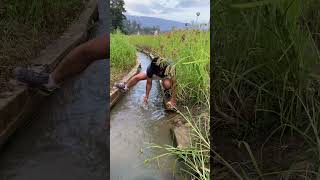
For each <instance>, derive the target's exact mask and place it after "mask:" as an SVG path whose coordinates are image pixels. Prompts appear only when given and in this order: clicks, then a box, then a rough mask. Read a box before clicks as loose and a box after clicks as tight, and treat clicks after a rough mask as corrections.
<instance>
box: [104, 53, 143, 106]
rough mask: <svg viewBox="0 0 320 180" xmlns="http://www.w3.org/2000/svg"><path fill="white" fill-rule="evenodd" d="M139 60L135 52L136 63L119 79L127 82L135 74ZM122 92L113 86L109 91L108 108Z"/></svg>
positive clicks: (117, 99)
mask: <svg viewBox="0 0 320 180" xmlns="http://www.w3.org/2000/svg"><path fill="white" fill-rule="evenodd" d="M139 64H140V61H139V59H138V54H136V65H135V66H134V67H133V68H132V69H131V71H130V72H129V73H128V74H127V75H126V76H125V77H124V78H123V79H122V80H121V82H124V83H127V82H128V81H129V80H130V79H131V78H132V77H133V76H135V75H136V74H137V73H138V72H137V69H138V67H139ZM122 94H123V93H122V92H121V91H120V90H119V89H117V88H114V89H112V90H111V92H110V109H111V108H112V107H113V106H114V105H115V104H116V103H117V102H118V101H119V99H120V98H121V95H122Z"/></svg>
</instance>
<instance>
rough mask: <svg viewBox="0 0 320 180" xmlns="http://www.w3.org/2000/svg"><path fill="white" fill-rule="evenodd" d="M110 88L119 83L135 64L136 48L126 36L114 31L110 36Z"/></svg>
mask: <svg viewBox="0 0 320 180" xmlns="http://www.w3.org/2000/svg"><path fill="white" fill-rule="evenodd" d="M110 56H111V58H110V85H111V86H110V88H112V86H113V84H114V83H115V82H117V81H120V80H121V79H122V78H123V77H124V76H125V75H126V74H127V73H129V72H130V70H131V69H132V68H133V66H134V65H135V64H136V47H135V46H134V45H133V44H130V42H129V41H128V39H127V36H125V35H124V34H121V32H119V31H116V32H114V33H111V36H110Z"/></svg>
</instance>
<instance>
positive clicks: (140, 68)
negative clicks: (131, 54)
mask: <svg viewBox="0 0 320 180" xmlns="http://www.w3.org/2000/svg"><path fill="white" fill-rule="evenodd" d="M141 70H142V67H141V63H140V64H139V66H138V68H137V73H140V72H141Z"/></svg>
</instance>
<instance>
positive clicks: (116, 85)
mask: <svg viewBox="0 0 320 180" xmlns="http://www.w3.org/2000/svg"><path fill="white" fill-rule="evenodd" d="M113 87H115V88H118V89H120V90H122V91H127V90H128V88H127V86H126V84H125V83H123V82H120V83H115V84H114V86H113Z"/></svg>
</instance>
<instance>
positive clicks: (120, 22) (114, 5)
mask: <svg viewBox="0 0 320 180" xmlns="http://www.w3.org/2000/svg"><path fill="white" fill-rule="evenodd" d="M110 11H111V19H112V30H115V29H120V30H121V31H124V21H125V20H126V16H125V15H124V14H123V13H125V12H126V10H125V8H124V0H111V1H110Z"/></svg>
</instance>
